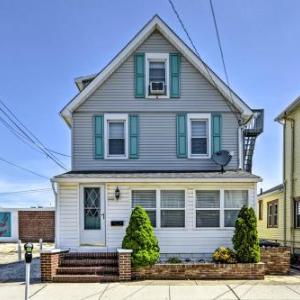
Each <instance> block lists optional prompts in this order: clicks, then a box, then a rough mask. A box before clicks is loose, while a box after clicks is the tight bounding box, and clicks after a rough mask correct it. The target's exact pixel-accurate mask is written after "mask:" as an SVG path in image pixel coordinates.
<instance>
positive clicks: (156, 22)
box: [60, 15, 253, 126]
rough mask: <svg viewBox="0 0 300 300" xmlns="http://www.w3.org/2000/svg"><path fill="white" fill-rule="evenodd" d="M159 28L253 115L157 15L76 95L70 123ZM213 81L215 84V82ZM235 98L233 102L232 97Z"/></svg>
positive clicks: (68, 110) (66, 111) (66, 113)
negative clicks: (109, 78) (75, 112)
mask: <svg viewBox="0 0 300 300" xmlns="http://www.w3.org/2000/svg"><path fill="white" fill-rule="evenodd" d="M154 30H158V31H159V32H160V33H161V34H162V35H163V36H164V37H165V38H166V39H167V40H168V41H169V42H170V43H171V44H172V45H174V46H175V47H176V48H177V50H178V51H180V52H181V54H182V55H183V56H184V57H185V58H186V59H187V60H188V61H189V62H190V63H191V64H192V65H193V66H194V67H195V68H196V69H197V70H198V71H199V72H200V73H201V74H202V75H203V76H204V77H205V78H206V79H207V80H208V81H209V82H210V83H212V84H214V83H215V85H216V88H217V89H218V90H219V92H220V93H221V94H222V95H223V96H224V97H225V98H226V99H227V100H228V101H229V102H230V103H232V105H233V106H234V107H236V108H237V109H238V110H239V111H240V112H241V114H242V115H243V117H244V119H248V118H249V117H250V116H252V114H253V112H252V110H251V109H250V107H249V106H248V105H247V104H246V103H244V102H243V100H242V99H241V98H240V97H238V96H237V95H236V94H235V93H234V92H233V91H230V89H229V88H228V87H227V86H226V84H225V83H224V82H223V81H222V80H221V79H220V78H219V77H218V76H217V75H216V74H215V73H214V72H213V71H212V70H211V69H210V68H209V67H207V66H206V65H205V64H204V62H203V61H202V60H201V59H200V58H199V57H198V56H197V55H196V54H195V53H194V52H193V51H192V50H191V49H190V48H189V47H188V46H187V45H186V44H185V43H184V42H183V41H182V40H181V39H180V38H179V37H178V36H177V35H176V34H175V33H174V32H173V31H172V30H171V29H170V28H169V27H168V25H167V24H166V23H165V22H164V21H162V19H161V18H160V17H159V16H157V15H155V16H154V17H153V18H152V19H151V20H150V21H149V22H148V23H147V24H146V25H145V26H144V27H143V29H142V30H141V31H139V32H138V34H137V35H136V36H135V37H134V38H133V39H132V40H131V41H130V42H129V43H128V44H127V45H126V47H125V48H123V49H122V50H121V51H120V52H119V54H117V55H116V56H115V58H114V59H113V60H112V61H111V62H110V63H109V64H108V65H107V66H106V67H105V68H104V69H103V70H102V71H101V72H100V73H99V74H98V75H97V76H96V78H95V79H94V80H93V81H92V82H91V83H90V84H89V85H88V86H87V87H86V88H85V89H84V90H83V91H82V92H80V93H79V94H78V95H76V96H75V97H74V98H73V99H72V100H71V101H70V102H69V103H68V104H67V105H66V106H65V107H64V108H63V109H62V111H61V113H60V114H61V116H62V117H63V118H64V120H65V121H66V122H67V124H68V125H70V126H71V125H72V113H73V112H74V111H75V110H76V108H77V107H79V106H80V105H81V104H82V103H83V102H84V101H85V100H86V99H87V98H88V97H89V96H90V95H91V94H92V93H93V92H94V91H95V90H96V89H97V88H98V87H99V86H100V85H101V84H103V83H104V82H105V80H106V79H107V78H108V77H109V76H110V75H111V74H112V73H113V72H114V71H115V70H116V69H117V68H118V67H119V66H120V65H121V64H122V63H123V62H124V61H125V60H126V59H127V58H128V57H129V56H130V55H131V54H132V53H133V52H134V51H135V50H136V49H137V48H138V47H139V46H140V45H141V44H142V43H143V42H144V41H145V40H146V39H147V38H148V37H149V36H150V34H151V33H152V32H153V31H154ZM212 80H213V81H214V83H213V82H212ZM231 99H233V101H232V100H231Z"/></svg>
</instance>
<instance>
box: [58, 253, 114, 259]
mask: <svg viewBox="0 0 300 300" xmlns="http://www.w3.org/2000/svg"><path fill="white" fill-rule="evenodd" d="M63 258H64V259H118V254H117V253H115V252H69V253H65V254H64V255H63Z"/></svg>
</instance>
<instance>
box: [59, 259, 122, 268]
mask: <svg viewBox="0 0 300 300" xmlns="http://www.w3.org/2000/svg"><path fill="white" fill-rule="evenodd" d="M59 265H60V267H68V266H70V267H71V266H74V267H81V266H86V267H96V266H117V265H118V260H117V259H109V258H106V259H99V258H97V259H89V258H81V259H65V258H62V259H61V261H60V264H59Z"/></svg>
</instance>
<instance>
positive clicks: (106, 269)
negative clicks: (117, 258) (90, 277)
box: [57, 266, 119, 275]
mask: <svg viewBox="0 0 300 300" xmlns="http://www.w3.org/2000/svg"><path fill="white" fill-rule="evenodd" d="M57 274H60V275H62V274H73V275H83V274H94V275H96V274H98V275H101V274H110V275H112V274H119V269H118V266H99V267H94V266H93V267H59V268H58V269H57Z"/></svg>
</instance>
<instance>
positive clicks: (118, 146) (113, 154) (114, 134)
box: [105, 114, 128, 158]
mask: <svg viewBox="0 0 300 300" xmlns="http://www.w3.org/2000/svg"><path fill="white" fill-rule="evenodd" d="M127 132H128V125H127V115H123V114H106V115H105V140H106V147H105V149H106V151H105V156H106V158H127V156H128V154H127V153H128V150H127V149H128V146H127V143H128V137H127V135H128V134H127Z"/></svg>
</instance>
